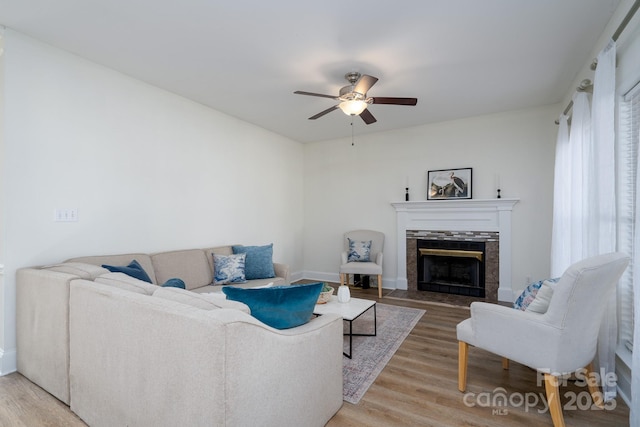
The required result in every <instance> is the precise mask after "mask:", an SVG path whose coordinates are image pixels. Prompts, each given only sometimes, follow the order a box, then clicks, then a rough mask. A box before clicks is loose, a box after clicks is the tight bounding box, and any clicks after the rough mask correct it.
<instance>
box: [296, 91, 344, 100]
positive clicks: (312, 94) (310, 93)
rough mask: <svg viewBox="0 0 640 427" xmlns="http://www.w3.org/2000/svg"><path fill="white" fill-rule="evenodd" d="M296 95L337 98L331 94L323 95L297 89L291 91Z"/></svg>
mask: <svg viewBox="0 0 640 427" xmlns="http://www.w3.org/2000/svg"><path fill="white" fill-rule="evenodd" d="M293 93H295V94H297V95H309V96H319V97H321V98H331V99H338V97H337V96H333V95H324V94H322V93H313V92H304V91H302V90H297V91H295V92H293Z"/></svg>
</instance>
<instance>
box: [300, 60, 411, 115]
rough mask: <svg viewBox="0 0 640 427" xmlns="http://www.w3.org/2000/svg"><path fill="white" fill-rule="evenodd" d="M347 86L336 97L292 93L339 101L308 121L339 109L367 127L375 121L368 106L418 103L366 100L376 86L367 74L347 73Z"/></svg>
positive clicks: (374, 81) (302, 92)
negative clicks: (362, 121) (359, 118)
mask: <svg viewBox="0 0 640 427" xmlns="http://www.w3.org/2000/svg"><path fill="white" fill-rule="evenodd" d="M344 78H345V79H347V81H349V83H350V84H349V85H347V86H344V87H343V88H341V89H340V94H339V95H338V96H333V95H323V94H321V93H313V92H304V91H301V90H297V91H295V92H293V93H295V94H298V95H309V96H319V97H322V98H331V99H335V100H336V101H340V103H339V104H336V105H334V106H333V107H331V108H327V109H326V110H324V111H321V112H319V113H318V114H316V115H315V116H311V117H309V120H315V119H318V118H320V117H322V116H324V115H325V114H328V113H330V112H332V111H333V110H337V109H338V108H340V109H341V110H342V111H343V112H344V113H345V114H346V115H348V116H360V117H362V120H364V122H365V123H366V124H368V125H370V124H371V123H375V122H376V121H377V120H376V118H375V117H373V114H371V112H370V111H369V110H368V109H367V106H368V105H369V104H392V105H416V104H417V103H418V99H417V98H387V97H369V98H367V91H369V89H371V87H372V86H373V85H374V84H376V82H377V81H378V78H377V77H373V76H369V75H367V74H362V75H361V74H360V73H357V72H351V73H347V74H345V76H344Z"/></svg>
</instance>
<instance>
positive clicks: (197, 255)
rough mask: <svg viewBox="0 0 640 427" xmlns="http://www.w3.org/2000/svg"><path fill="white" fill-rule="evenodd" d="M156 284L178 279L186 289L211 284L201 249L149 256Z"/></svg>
mask: <svg viewBox="0 0 640 427" xmlns="http://www.w3.org/2000/svg"><path fill="white" fill-rule="evenodd" d="M151 262H152V263H153V269H154V270H155V272H156V279H157V280H158V283H165V282H166V281H167V280H169V279H171V278H174V277H179V278H180V279H182V280H184V284H185V286H186V289H194V288H199V287H201V286H206V285H210V284H211V282H213V273H212V271H211V268H210V267H209V263H208V261H207V253H206V252H205V251H203V250H202V249H187V250H181V251H170V252H160V253H155V254H152V255H151Z"/></svg>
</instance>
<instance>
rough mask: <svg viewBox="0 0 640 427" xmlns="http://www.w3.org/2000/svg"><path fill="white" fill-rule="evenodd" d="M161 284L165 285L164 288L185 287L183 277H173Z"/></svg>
mask: <svg viewBox="0 0 640 427" xmlns="http://www.w3.org/2000/svg"><path fill="white" fill-rule="evenodd" d="M160 286H161V287H163V288H180V289H185V285H184V281H183V280H182V279H178V278H177V277H173V278H171V279H169V280H167V281H166V282H164V283H163V284H162V285H160Z"/></svg>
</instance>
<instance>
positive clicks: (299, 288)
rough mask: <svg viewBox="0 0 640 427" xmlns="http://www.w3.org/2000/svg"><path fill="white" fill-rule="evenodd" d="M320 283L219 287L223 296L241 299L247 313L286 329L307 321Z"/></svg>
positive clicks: (235, 299) (272, 325) (273, 326)
mask: <svg viewBox="0 0 640 427" xmlns="http://www.w3.org/2000/svg"><path fill="white" fill-rule="evenodd" d="M322 287H323V283H322V282H318V283H307V284H304V285H288V286H273V287H270V288H261V289H251V288H249V289H242V288H235V287H233V286H227V287H225V288H222V292H224V293H225V295H226V296H227V299H230V300H233V301H240V302H243V303H245V304H246V305H248V306H249V309H251V315H252V316H253V317H255V318H256V319H258V320H259V321H261V322H262V323H265V324H267V325H269V326H271V327H272V328H276V329H288V328H294V327H296V326H300V325H304V324H305V323H307V322H308V321H309V320H310V319H311V316H312V314H313V307H314V306H315V305H316V302H317V301H318V296H320V291H321V290H322Z"/></svg>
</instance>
